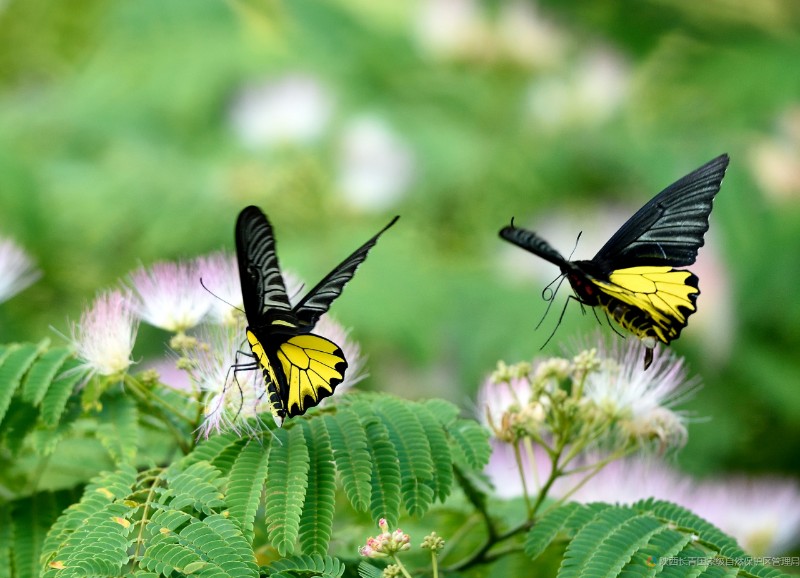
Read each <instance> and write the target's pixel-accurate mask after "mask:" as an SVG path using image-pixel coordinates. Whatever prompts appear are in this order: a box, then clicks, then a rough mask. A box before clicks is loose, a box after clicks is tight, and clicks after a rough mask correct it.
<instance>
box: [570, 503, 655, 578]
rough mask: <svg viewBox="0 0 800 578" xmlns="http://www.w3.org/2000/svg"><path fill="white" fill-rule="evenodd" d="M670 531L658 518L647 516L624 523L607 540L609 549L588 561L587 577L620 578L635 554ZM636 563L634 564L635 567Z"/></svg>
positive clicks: (596, 554) (636, 517) (600, 549)
mask: <svg viewBox="0 0 800 578" xmlns="http://www.w3.org/2000/svg"><path fill="white" fill-rule="evenodd" d="M667 529H668V526H667V525H666V524H663V523H662V522H660V521H659V520H657V519H656V518H654V517H652V516H647V515H637V516H635V517H633V518H631V519H630V520H628V521H626V522H624V523H623V524H622V525H621V526H619V528H617V530H616V531H614V532H612V533H611V534H610V535H609V536H608V537H607V538H606V540H605V543H606V544H607V545H608V546H609V549H608V550H606V549H605V548H602V547H601V548H598V549H597V551H596V552H595V553H594V554H593V555H592V556H591V558H590V559H589V560H588V561H587V564H586V569H585V571H583V572H581V575H585V576H618V575H619V574H620V572H621V571H622V569H623V568H624V567H626V566H628V565H629V564H630V563H631V562H632V559H633V556H634V554H636V553H637V552H638V550H639V549H641V548H643V547H645V546H646V545H647V544H648V543H649V542H650V539H651V538H652V537H653V535H655V534H658V533H660V532H663V531H665V530H667ZM634 566H636V562H635V561H634V562H633V566H629V568H631V567H634Z"/></svg>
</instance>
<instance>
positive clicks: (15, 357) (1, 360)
mask: <svg viewBox="0 0 800 578" xmlns="http://www.w3.org/2000/svg"><path fill="white" fill-rule="evenodd" d="M39 354H40V346H37V345H33V344H30V343H25V344H14V345H9V346H7V347H6V348H5V349H4V350H3V352H2V357H0V423H2V422H3V418H4V417H5V416H6V411H7V410H8V406H9V404H10V403H11V397H12V396H13V395H14V393H15V392H16V391H17V388H18V387H19V386H20V384H21V382H22V378H23V377H24V376H25V374H26V373H27V372H28V370H29V369H30V367H31V365H32V364H33V362H34V361H35V360H36V358H37V357H38V356H39ZM48 365H49V364H48Z"/></svg>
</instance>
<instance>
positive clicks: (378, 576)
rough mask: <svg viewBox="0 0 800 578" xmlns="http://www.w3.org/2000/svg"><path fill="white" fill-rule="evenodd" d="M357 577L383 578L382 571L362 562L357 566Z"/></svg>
mask: <svg viewBox="0 0 800 578" xmlns="http://www.w3.org/2000/svg"><path fill="white" fill-rule="evenodd" d="M358 575H359V576H361V578H383V570H382V569H381V568H377V567H376V566H373V565H372V564H370V563H369V562H365V561H363V560H362V561H361V562H360V563H359V565H358Z"/></svg>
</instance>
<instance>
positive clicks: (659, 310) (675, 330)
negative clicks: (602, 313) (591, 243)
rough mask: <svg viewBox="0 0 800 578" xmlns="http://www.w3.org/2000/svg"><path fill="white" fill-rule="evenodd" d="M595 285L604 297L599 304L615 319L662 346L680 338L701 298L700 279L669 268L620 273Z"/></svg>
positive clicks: (598, 281) (599, 297) (662, 267)
mask: <svg viewBox="0 0 800 578" xmlns="http://www.w3.org/2000/svg"><path fill="white" fill-rule="evenodd" d="M591 282H592V283H594V284H595V285H596V286H597V287H598V288H599V289H600V290H601V291H602V293H603V294H604V295H602V294H601V295H599V296H598V300H599V301H600V303H599V304H600V305H601V306H602V307H603V309H605V310H606V311H607V312H608V314H609V315H610V316H611V317H612V318H613V319H615V320H616V321H617V322H618V323H619V324H620V325H622V326H623V327H625V328H626V329H628V330H629V331H631V332H632V333H634V334H635V335H638V336H639V337H641V338H648V337H652V338H655V339H657V340H658V341H661V342H662V343H669V342H670V341H672V340H673V339H676V338H677V337H678V336H679V335H680V332H681V330H682V329H683V328H684V327H685V326H686V323H687V319H688V316H689V315H690V314H691V313H693V312H694V311H695V310H696V305H695V301H696V300H697V296H698V295H699V294H700V290H699V289H698V288H697V277H695V276H694V275H693V274H692V273H691V272H689V271H683V270H680V269H673V268H672V267H668V266H660V267H647V266H643V267H630V268H627V269H618V270H616V271H613V272H611V273H610V274H609V276H608V281H602V280H599V279H592V280H591ZM609 298H610V299H609Z"/></svg>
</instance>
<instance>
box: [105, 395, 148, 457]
mask: <svg viewBox="0 0 800 578" xmlns="http://www.w3.org/2000/svg"><path fill="white" fill-rule="evenodd" d="M97 419H98V422H99V424H98V427H97V439H98V440H100V443H101V444H102V445H103V447H104V448H106V450H108V453H109V454H110V455H111V459H112V460H114V462H116V463H118V464H119V463H133V461H134V460H135V458H136V447H137V443H138V440H139V410H138V408H137V406H136V403H135V402H134V400H133V399H131V398H130V397H129V396H124V395H118V396H114V397H110V398H108V399H106V400H105V401H104V402H103V410H102V411H101V412H100V415H99V416H98V418H97Z"/></svg>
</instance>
